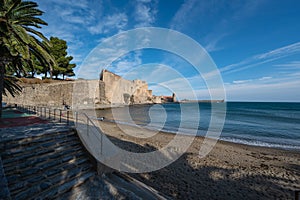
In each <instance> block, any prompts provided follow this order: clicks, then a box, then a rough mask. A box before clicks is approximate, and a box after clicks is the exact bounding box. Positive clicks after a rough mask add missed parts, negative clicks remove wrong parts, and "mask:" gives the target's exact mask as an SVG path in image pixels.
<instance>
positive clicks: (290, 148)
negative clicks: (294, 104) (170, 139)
mask: <svg viewBox="0 0 300 200" xmlns="http://www.w3.org/2000/svg"><path fill="white" fill-rule="evenodd" d="M105 122H106V123H112V124H118V125H121V126H129V127H133V128H134V127H136V126H135V125H134V124H128V123H122V122H114V121H112V120H109V121H105ZM143 129H146V130H149V131H154V132H160V133H162V134H171V135H176V134H180V135H183V136H191V137H196V138H197V137H199V138H201V139H204V138H205V137H206V136H202V135H196V136H194V135H191V134H189V133H183V132H182V133H180V132H172V131H171V130H170V131H166V130H161V131H160V130H157V129H155V128H148V127H143ZM207 138H209V137H207ZM209 139H212V140H217V141H218V142H225V143H229V144H239V145H245V146H250V147H259V148H267V149H268V148H271V149H278V150H285V151H295V152H299V153H300V147H298V146H287V145H285V144H279V143H270V142H264V141H259V140H253V141H254V142H255V143H251V142H248V143H243V142H235V141H233V140H226V138H222V136H220V137H219V138H218V139H216V138H209ZM236 140H240V141H243V140H244V141H247V139H239V138H236ZM249 141H250V140H249ZM263 144H266V145H269V146H266V145H263ZM272 145H273V146H272Z"/></svg>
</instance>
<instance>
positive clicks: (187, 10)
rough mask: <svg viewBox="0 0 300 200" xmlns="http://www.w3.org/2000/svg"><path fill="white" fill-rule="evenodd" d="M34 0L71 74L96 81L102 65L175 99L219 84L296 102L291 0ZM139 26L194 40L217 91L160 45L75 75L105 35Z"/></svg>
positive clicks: (298, 38)
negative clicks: (61, 45)
mask: <svg viewBox="0 0 300 200" xmlns="http://www.w3.org/2000/svg"><path fill="white" fill-rule="evenodd" d="M36 2H37V3H38V5H39V8H40V9H41V10H43V11H44V12H45V13H44V15H43V16H42V19H44V20H45V21H46V22H47V23H48V26H44V27H43V28H42V29H41V32H42V33H44V35H46V36H47V37H50V36H55V37H59V38H61V39H64V40H66V41H67V44H68V53H69V55H71V56H73V57H74V59H73V63H76V65H77V67H76V69H75V73H76V72H77V78H87V79H92V78H97V77H99V73H100V70H101V69H102V68H107V69H108V70H110V71H112V72H115V73H117V74H119V75H121V76H124V77H125V78H128V79H142V80H146V81H147V82H148V83H149V86H150V89H152V90H153V93H154V94H156V95H161V94H165V95H170V94H171V92H174V91H175V92H176V94H177V93H178V94H179V96H180V99H210V98H212V97H218V96H216V95H212V94H213V93H215V92H216V93H218V91H219V90H220V89H222V88H224V91H225V93H226V96H225V97H224V98H225V100H227V101H285V102H300V92H299V91H300V34H299V33H300V23H299V21H300V1H298V0H286V1H281V0H259V1H247V0H232V1H227V0H210V1H207V0H132V1H123V0H80V1H78V0H66V1H61V0H47V1H45V0H36ZM143 27H158V28H165V29H171V30H172V31H173V30H174V31H176V32H179V33H182V34H184V35H186V36H187V37H188V38H190V39H192V40H193V41H195V42H197V43H198V44H199V45H200V46H201V47H203V49H204V50H205V52H206V54H207V55H206V56H207V59H208V60H209V59H211V60H212V62H213V64H214V65H215V67H216V69H217V71H218V74H219V75H220V77H221V78H222V85H221V86H222V88H216V87H217V86H216V87H215V88H214V87H213V88H211V84H210V83H209V81H207V77H208V76H207V74H203V73H201V71H200V72H199V71H197V69H195V67H194V66H193V64H191V63H190V62H188V61H187V60H186V59H185V58H183V57H181V56H180V55H176V54H174V53H172V52H168V51H163V50H161V49H151V48H150V49H149V48H148V49H147V48H145V49H140V50H133V51H131V52H125V54H124V55H121V56H120V55H119V54H118V56H119V57H117V58H116V59H115V60H114V61H113V62H112V63H111V64H110V65H109V66H99V65H101V62H99V63H97V62H95V63H93V66H94V68H95V71H94V72H93V73H90V74H88V73H82V72H83V71H84V69H85V66H84V65H86V63H87V61H89V62H92V60H93V59H91V57H89V56H90V55H91V54H93V52H95V49H97V48H98V50H99V48H100V47H101V45H102V44H103V43H105V41H106V40H108V39H109V38H111V37H113V36H114V35H116V34H122V33H124V32H126V31H130V30H133V29H136V28H138V29H139V28H143ZM158 38H159V37H158ZM136 40H138V38H136ZM161 43H164V41H163V40H162V41H161ZM182 43H184V42H182ZM178 44H180V41H178ZM99 46H100V47H99ZM183 46H184V44H183ZM184 50H186V51H187V49H184ZM188 50H189V51H191V52H192V51H193V49H188ZM116 51H117V50H116ZM98 52H103V51H98ZM111 55H114V56H115V55H117V54H116V52H111ZM86 72H87V71H86ZM211 72H212V74H213V71H211ZM83 74H84V75H83ZM183 79H184V80H183ZM208 79H209V78H208ZM183 82H184V84H183ZM219 86H220V85H219ZM208 88H209V90H208ZM221 97H222V95H220V98H221Z"/></svg>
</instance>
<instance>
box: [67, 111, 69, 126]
mask: <svg viewBox="0 0 300 200" xmlns="http://www.w3.org/2000/svg"><path fill="white" fill-rule="evenodd" d="M67 124H68V125H69V111H68V110H67Z"/></svg>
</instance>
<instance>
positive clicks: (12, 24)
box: [0, 0, 55, 117]
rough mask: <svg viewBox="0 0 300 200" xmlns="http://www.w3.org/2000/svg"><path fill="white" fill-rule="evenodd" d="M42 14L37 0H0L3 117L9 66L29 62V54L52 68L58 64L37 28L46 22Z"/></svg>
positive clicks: (0, 60)
mask: <svg viewBox="0 0 300 200" xmlns="http://www.w3.org/2000/svg"><path fill="white" fill-rule="evenodd" d="M42 14H43V12H42V11H41V10H39V9H38V5H37V3H35V2H31V1H22V0H0V117H1V116H2V95H3V92H4V80H5V70H6V67H10V66H14V64H13V61H15V60H17V59H23V60H25V61H29V60H30V54H34V55H35V56H37V57H38V58H39V60H40V61H41V62H43V64H45V65H47V66H49V67H51V66H52V65H54V64H55V60H54V59H53V57H52V56H51V55H50V53H49V48H48V46H49V43H48V40H47V38H45V37H44V35H43V34H42V33H41V32H39V31H38V30H37V29H39V28H41V25H47V23H46V22H45V21H43V20H42V19H40V18H39V17H40V16H41V15H42ZM8 85H11V84H8Z"/></svg>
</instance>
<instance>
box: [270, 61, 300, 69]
mask: <svg viewBox="0 0 300 200" xmlns="http://www.w3.org/2000/svg"><path fill="white" fill-rule="evenodd" d="M274 66H276V67H280V68H281V69H285V70H296V69H300V61H291V62H288V63H283V64H277V65H274Z"/></svg>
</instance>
